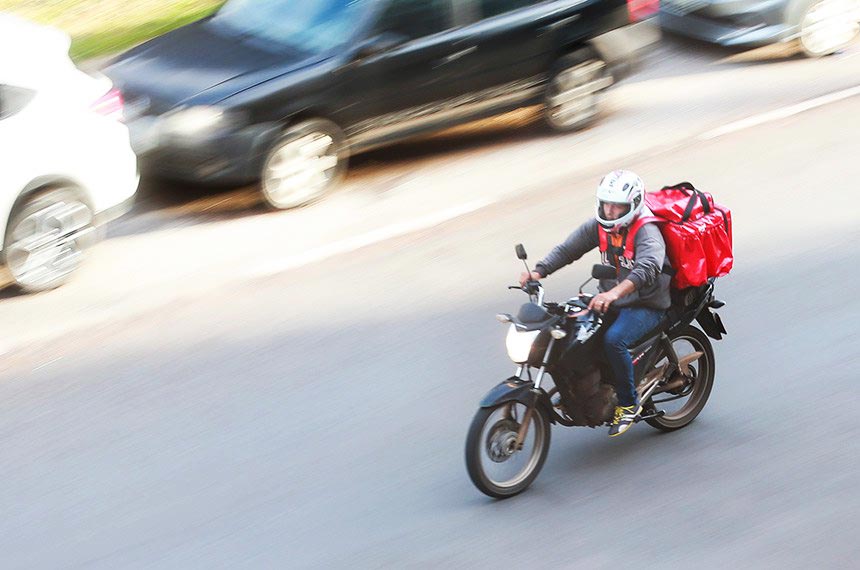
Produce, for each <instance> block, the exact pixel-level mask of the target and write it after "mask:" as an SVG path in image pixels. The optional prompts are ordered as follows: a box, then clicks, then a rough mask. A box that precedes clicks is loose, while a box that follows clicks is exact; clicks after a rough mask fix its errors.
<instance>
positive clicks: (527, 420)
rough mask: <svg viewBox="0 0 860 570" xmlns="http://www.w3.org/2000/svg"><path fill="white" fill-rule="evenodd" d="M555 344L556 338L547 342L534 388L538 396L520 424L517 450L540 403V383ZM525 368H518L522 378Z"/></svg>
mask: <svg viewBox="0 0 860 570" xmlns="http://www.w3.org/2000/svg"><path fill="white" fill-rule="evenodd" d="M553 346H555V338H552V337H550V339H549V344H547V347H546V352H545V353H544V355H543V362H541V366H540V369H539V370H538V373H537V376H536V377H535V379H534V383H535V385H534V387H533V388H532V391H533V392H535V396H537V397H536V398H535V401H534V404H532V405H531V406H529V407H528V408H526V413H525V415H524V416H523V422H522V423H521V424H520V429H519V431H518V432H517V441H516V444H517V451H520V450H522V448H523V442H524V441H525V440H526V435H528V431H529V423H530V422H531V419H532V414H533V413H534V409H535V406H537V405H539V402H540V397H539V396H540V383H541V381H543V377H544V375H545V374H546V367H547V366H548V365H549V358H550V355H551V354H552V348H553ZM525 370H526V366H520V367H519V368H517V376H518V377H519V378H522V374H523V372H524V371H525ZM529 376H531V374H529Z"/></svg>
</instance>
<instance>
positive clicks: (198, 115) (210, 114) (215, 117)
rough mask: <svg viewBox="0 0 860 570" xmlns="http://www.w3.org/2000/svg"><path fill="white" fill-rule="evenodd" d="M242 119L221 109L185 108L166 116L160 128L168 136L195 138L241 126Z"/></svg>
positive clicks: (209, 107) (207, 107)
mask: <svg viewBox="0 0 860 570" xmlns="http://www.w3.org/2000/svg"><path fill="white" fill-rule="evenodd" d="M241 122H242V121H241V117H240V116H239V115H238V114H237V113H235V112H232V111H229V110H227V109H222V108H220V107H211V106H198V107H185V108H183V109H179V110H177V111H173V112H172V113H168V114H166V115H164V117H162V119H161V124H160V125H159V128H160V130H161V134H163V135H168V136H171V135H173V136H184V137H193V136H201V135H211V134H214V133H217V132H220V131H224V130H227V129H229V128H231V127H236V126H239V125H240V123H241Z"/></svg>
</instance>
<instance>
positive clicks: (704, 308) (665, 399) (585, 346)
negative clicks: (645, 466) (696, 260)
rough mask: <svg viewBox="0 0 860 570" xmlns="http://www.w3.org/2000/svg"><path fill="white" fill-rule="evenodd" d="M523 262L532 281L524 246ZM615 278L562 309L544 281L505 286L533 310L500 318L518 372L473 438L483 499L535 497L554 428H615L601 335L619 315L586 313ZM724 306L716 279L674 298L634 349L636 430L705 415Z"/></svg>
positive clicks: (474, 474) (471, 455) (475, 475)
mask: <svg viewBox="0 0 860 570" xmlns="http://www.w3.org/2000/svg"><path fill="white" fill-rule="evenodd" d="M516 253H517V257H518V258H519V259H521V260H522V261H523V263H524V264H525V266H526V271H527V273H528V274H529V275H530V274H531V271H530V270H529V267H528V263H527V261H526V260H527V259H528V257H527V255H526V252H525V249H524V248H523V246H522V244H519V245H517V246H516ZM615 277H616V273H615V268H614V267H610V266H607V265H595V266H594V267H593V269H592V276H591V278H589V279H588V280H587V281H586V282H585V283H583V284H582V286H581V287H580V288H579V294H578V295H577V296H576V297H573V298H571V299H569V300H568V301H567V302H565V303H553V302H545V301H544V289H543V286H542V285H541V284H540V282H538V281H527V282H526V283H525V284H524V285H522V286H519V285H515V286H510V287H508V289H520V290H522V291H524V292H525V293H526V294H528V295H529V302H528V303H526V304H524V305H522V307H521V308H520V310H519V312H518V313H517V315H516V316H513V315H510V314H507V313H502V314H499V315H497V316H496V318H497V319H498V320H499V321H500V322H501V323H504V324H508V325H509V328H508V334H507V338H506V340H505V343H506V346H507V352H508V356H509V357H510V358H511V360H513V362H514V363H515V364H516V365H517V368H516V372H515V373H514V375H513V376H511V377H510V378H508V379H507V380H505V381H503V382H501V383H499V384H498V385H496V386H495V387H494V388H492V389H491V390H490V391H489V392H488V393H487V395H486V396H485V397H484V399H483V400H482V401H481V403H480V407H479V409H478V411H477V412H476V413H475V416H474V418H473V420H472V423H471V425H470V427H469V432H468V435H467V437H466V468H467V471H468V473H469V477H470V479H471V480H472V482H473V483H474V484H475V486H476V487H477V488H478V489H479V490H480V491H481V492H483V493H485V494H486V495H489V496H490V497H494V498H498V499H505V498H509V497H513V496H514V495H517V494H519V493H521V492H523V491H524V490H525V489H526V488H528V486H529V485H531V483H532V482H533V481H534V480H535V478H536V477H537V476H538V473H539V472H540V470H541V468H542V467H543V464H544V462H545V460H546V457H547V454H548V452H549V444H550V424H558V425H562V426H566V427H574V426H588V427H591V428H594V427H598V426H608V425H609V424H610V423H611V421H612V419H613V415H614V410H615V406H616V404H617V397H616V394H615V387H614V385H613V382H612V381H611V380H610V379H611V378H612V376H611V372H610V370H609V368H608V364H607V363H606V361H605V359H604V357H603V350H602V342H601V341H602V336H603V335H602V334H601V333H602V330H603V329H604V328H606V327H608V324H609V323H610V322H611V319H612V317H613V311H612V309H611V308H610V310H609V311H608V312H607V313H606V314H601V313H599V312H597V311H591V310H589V309H588V304H589V302H590V300H591V299H592V297H593V296H594V295H592V294H589V293H584V292H583V289H584V288H585V286H586V285H587V284H588V283H589V282H590V281H591V279H614V278H615ZM724 305H725V303H723V302H722V301H720V300H717V299H716V298H715V297H714V279H709V280H708V282H707V283H705V284H704V285H702V286H700V287H691V288H688V289H685V290H681V291H673V303H672V307H671V308H670V309H669V310H668V311H667V313H666V316H665V317H664V319H663V321H662V322H661V323H660V325H659V326H658V327H657V328H656V329H655V330H653V331H651V332H650V333H648V334H646V335H645V337H643V338H642V339H640V340H639V341H638V342H636V343H634V345H633V347H632V348H631V349H630V353H631V356H632V358H633V365H634V378H635V380H636V391H637V393H638V395H639V400H640V402H641V403H642V412H641V413H640V415H639V417H638V418H637V420H636V421H637V422H639V421H644V422H646V423H647V424H649V425H650V426H652V427H654V428H656V429H659V430H663V431H674V430H678V429H681V428H683V427H685V426H687V425H689V424H690V422H692V421H693V420H694V419H695V418H696V416H698V415H699V413H700V412H701V411H702V409H703V408H704V407H705V404H706V403H707V401H708V396H709V395H710V393H711V388H712V386H713V383H714V365H715V362H714V351H713V347H712V345H711V341H710V339H709V337H710V338H713V339H715V340H720V339H722V335H724V334H726V329H725V327H724V326H723V323H722V320H721V319H720V316H719V314H717V312H716V310H717V309H719V308H721V307H723V306H724ZM693 321H696V322H697V323H698V325H699V327H696V326H693V324H692V323H693ZM547 377H549V378H550V379H551V380H552V384H553V386H552V387H551V388H550V389H549V390H546V389H545V388H544V387H543V386H544V384H545V381H546V380H547Z"/></svg>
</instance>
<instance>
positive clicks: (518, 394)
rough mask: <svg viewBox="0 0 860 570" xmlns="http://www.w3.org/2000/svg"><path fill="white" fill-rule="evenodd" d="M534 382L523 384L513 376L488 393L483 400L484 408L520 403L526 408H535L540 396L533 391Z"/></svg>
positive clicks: (482, 405)
mask: <svg viewBox="0 0 860 570" xmlns="http://www.w3.org/2000/svg"><path fill="white" fill-rule="evenodd" d="M534 386H535V385H534V382H523V381H522V380H520V379H519V378H517V377H516V376H511V377H510V378H508V379H507V380H505V381H504V382H501V383H499V384H497V385H495V386H493V388H492V389H491V390H490V391H489V392H487V395H486V396H484V399H483V400H481V407H482V408H493V407H495V406H498V405H499V404H504V403H505V402H519V403H521V404H523V405H524V406H529V407H531V406H533V405H534V403H535V402H536V401H537V399H538V396H537V394H536V393H535V392H534V391H533V388H534Z"/></svg>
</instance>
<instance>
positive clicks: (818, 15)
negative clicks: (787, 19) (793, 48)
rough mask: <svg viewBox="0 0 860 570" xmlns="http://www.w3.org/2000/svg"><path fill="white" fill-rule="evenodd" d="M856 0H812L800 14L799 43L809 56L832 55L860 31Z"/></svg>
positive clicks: (859, 17)
mask: <svg viewBox="0 0 860 570" xmlns="http://www.w3.org/2000/svg"><path fill="white" fill-rule="evenodd" d="M858 19H860V14H858V11H857V1H856V0H813V1H812V2H810V3H809V4H808V6H807V7H806V9H805V10H804V11H803V14H802V15H801V17H800V46H801V48H803V52H804V53H805V54H806V55H807V56H809V57H821V56H825V55H830V54H832V53H835V52H837V51H839V50H840V49H842V48H844V47H845V46H847V45H848V44H850V43H851V42H852V41H853V40H854V38H856V37H857V34H858V32H860V24H858Z"/></svg>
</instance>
